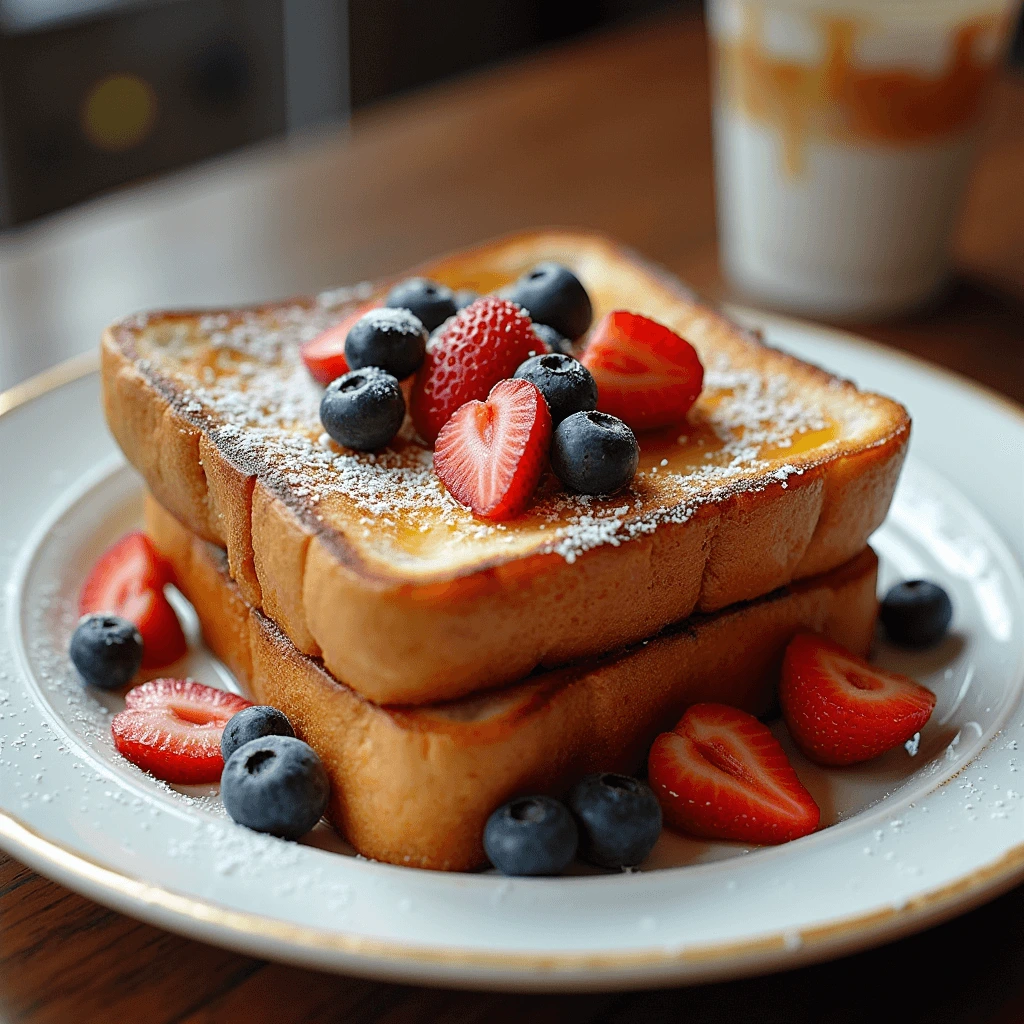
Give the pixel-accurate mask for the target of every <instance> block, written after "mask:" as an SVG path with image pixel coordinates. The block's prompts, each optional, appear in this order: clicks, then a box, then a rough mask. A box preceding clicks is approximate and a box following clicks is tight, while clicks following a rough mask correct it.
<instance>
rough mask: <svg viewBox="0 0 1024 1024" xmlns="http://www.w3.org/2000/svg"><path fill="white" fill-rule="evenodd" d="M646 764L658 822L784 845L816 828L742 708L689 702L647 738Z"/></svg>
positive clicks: (802, 792) (815, 814) (796, 788)
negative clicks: (661, 816) (667, 728)
mask: <svg viewBox="0 0 1024 1024" xmlns="http://www.w3.org/2000/svg"><path fill="white" fill-rule="evenodd" d="M647 767H648V778H649V779H650V783H651V786H652V788H653V789H654V792H655V793H656V794H657V795H658V799H659V800H660V801H661V808H662V810H663V811H664V812H665V821H666V822H668V824H669V825H671V826H672V827H673V828H675V829H679V830H680V831H682V832H688V833H690V835H694V836H700V837H702V838H704V839H734V840H736V841H737V842H741V843H785V842H788V841H789V840H790V839H798V838H799V837H800V836H805V835H808V834H809V833H811V832H813V831H814V830H815V829H816V828H817V827H818V819H819V817H820V812H819V810H818V805H817V804H816V803H815V802H814V799H813V798H812V797H811V794H810V793H808V792H807V790H806V789H805V788H804V786H803V783H802V782H801V781H800V780H799V779H798V778H797V775H796V772H795V771H793V766H792V765H791V764H790V763H789V759H788V758H787V757H786V752H785V751H784V750H783V749H782V744H781V743H779V741H778V740H777V739H776V738H775V737H774V736H773V735H772V734H771V732H770V731H769V729H768V727H767V726H766V725H762V724H761V723H760V722H759V721H758V720H757V719H756V718H754V717H753V715H748V714H747V713H746V712H745V711H739V710H738V709H736V708H730V707H726V706H725V705H724V704H694V706H693V707H691V708H690V709H689V710H688V711H687V712H686V714H685V715H683V717H682V718H681V719H680V721H679V724H678V725H677V726H676V727H675V729H673V731H672V732H663V733H662V734H661V735H660V736H659V737H658V738H657V739H656V740H655V741H654V746H652V747H651V753H650V757H649V758H648V764H647Z"/></svg>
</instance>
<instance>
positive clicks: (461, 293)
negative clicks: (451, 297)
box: [455, 288, 479, 309]
mask: <svg viewBox="0 0 1024 1024" xmlns="http://www.w3.org/2000/svg"><path fill="white" fill-rule="evenodd" d="M478 298H479V296H478V295H477V293H476V292H475V291H473V289H472V288H460V289H459V290H458V291H457V292H456V293H455V308H456V309H465V308H466V307H467V306H469V305H471V304H472V303H474V302H476V300H477V299H478Z"/></svg>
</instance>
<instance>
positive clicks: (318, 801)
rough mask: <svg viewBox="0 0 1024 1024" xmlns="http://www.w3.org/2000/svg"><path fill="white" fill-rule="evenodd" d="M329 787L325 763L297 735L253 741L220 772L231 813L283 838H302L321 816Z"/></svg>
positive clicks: (240, 821)
mask: <svg viewBox="0 0 1024 1024" xmlns="http://www.w3.org/2000/svg"><path fill="white" fill-rule="evenodd" d="M329 791H330V783H329V782H328V781H327V771H326V770H325V768H324V765H323V762H322V761H321V760H320V758H319V757H318V756H317V753H316V751H315V750H314V749H313V748H312V747H311V746H309V744H308V743H303V742H302V740H297V739H296V738H295V737H294V736H264V737H263V738H262V739H258V740H249V742H248V743H244V744H243V745H242V746H240V747H239V748H238V749H237V750H236V751H235V752H234V753H233V754H232V755H231V757H230V758H229V759H228V761H227V764H225V765H224V773H223V774H222V775H221V777H220V797H221V800H223V801H224V806H225V807H226V808H227V812H228V814H230V815H231V817H232V818H233V819H234V820H235V821H237V822H238V824H239V825H245V826H246V827H247V828H251V829H254V830H255V831H256V832H269V833H270V834H271V835H273V836H280V837H281V838H282V839H299V838H301V837H302V836H304V835H305V834H306V833H307V832H308V831H309V830H310V829H311V828H312V827H313V826H314V825H315V824H316V823H317V822H318V821H319V820H320V818H321V816H322V815H323V813H324V811H325V810H326V809H327V797H328V794H329Z"/></svg>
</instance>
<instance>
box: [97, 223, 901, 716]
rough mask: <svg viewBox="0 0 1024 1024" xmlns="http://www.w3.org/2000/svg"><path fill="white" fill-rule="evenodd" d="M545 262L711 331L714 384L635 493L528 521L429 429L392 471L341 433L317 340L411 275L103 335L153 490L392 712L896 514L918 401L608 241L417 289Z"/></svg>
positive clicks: (751, 589)
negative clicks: (813, 356)
mask: <svg viewBox="0 0 1024 1024" xmlns="http://www.w3.org/2000/svg"><path fill="white" fill-rule="evenodd" d="M543 259H555V260H559V261H561V262H563V263H565V264H566V265H568V266H570V267H571V268H572V269H573V270H574V271H575V272H576V273H577V274H578V275H579V277H580V278H581V280H582V281H583V282H584V284H585V285H586V287H587V289H588V291H589V293H590V295H591V298H592V300H593V303H594V307H595V317H600V316H601V315H602V314H603V313H605V312H607V311H609V310H611V309H615V308H627V309H632V310H635V311H637V312H642V313H645V314H647V315H649V316H652V317H654V318H655V319H657V320H660V321H662V322H663V323H665V324H667V325H669V326H671V327H673V328H674V329H676V330H678V331H679V332H680V333H682V334H683V335H684V336H685V337H687V338H688V339H689V340H690V341H691V342H692V343H693V344H694V345H695V346H696V348H697V350H698V352H699V354H700V356H701V359H702V361H703V363H704V365H705V368H706V376H705V389H704V392H703V394H702V395H701V397H700V399H699V400H698V402H697V403H696V405H695V406H694V408H693V409H692V410H691V412H690V415H689V418H688V419H687V420H686V421H684V422H682V423H680V424H679V426H678V427H676V428H673V429H671V430H667V431H661V432H658V433H656V434H648V435H644V436H642V437H641V438H640V441H641V465H640V471H639V473H638V474H637V476H636V478H635V480H634V482H633V485H632V486H631V487H630V488H629V489H628V490H626V491H625V492H623V493H621V494H618V495H615V496H613V497H611V498H601V499H590V498H583V497H574V496H570V495H568V494H566V493H565V492H564V491H562V490H560V489H559V488H558V486H557V481H556V480H554V479H553V478H551V477H549V478H548V479H547V480H546V482H544V483H542V486H541V489H540V491H539V492H538V494H537V496H536V498H535V500H534V502H533V503H532V505H531V506H530V508H528V509H527V511H526V513H525V514H524V515H522V516H520V517H518V518H516V519H514V520H511V521H509V522H507V523H500V524H493V523H485V522H482V521H480V520H478V519H475V518H474V517H473V516H472V514H471V513H470V512H469V511H468V510H466V509H464V508H462V507H460V506H458V505H457V504H456V503H455V502H454V501H453V500H452V499H451V498H450V497H449V496H448V495H447V494H446V493H445V491H444V488H443V486H442V485H441V484H440V482H439V481H438V480H437V478H436V476H435V474H434V473H433V471H432V468H431V452H430V451H429V450H427V449H425V448H424V447H423V446H422V445H421V444H419V443H418V442H417V440H416V438H415V436H414V434H413V432H412V427H411V425H410V424H409V423H408V422H407V423H406V425H405V427H403V430H402V431H401V432H400V434H399V436H398V438H397V439H396V441H395V443H394V445H393V448H392V449H389V450H388V451H386V452H383V453H381V454H378V455H360V454H356V453H353V452H349V451H347V450H344V449H341V448H339V447H338V446H337V445H336V444H335V443H334V442H333V441H331V440H330V439H329V438H327V437H326V435H325V434H323V432H322V428H321V425H320V423H319V419H318V403H319V397H320V394H321V389H320V387H319V386H318V385H316V384H315V383H314V382H313V381H312V380H311V379H310V378H309V376H308V375H307V373H306V371H305V368H304V367H303V365H302V363H301V360H300V359H299V354H298V348H299V345H300V344H301V342H302V341H304V340H306V339H308V338H311V337H313V336H315V335H316V334H317V333H318V332H319V331H320V330H322V329H323V328H325V327H327V326H329V325H330V324H333V323H335V322H336V321H337V320H338V319H339V318H340V317H342V316H344V315H346V314H347V313H348V312H349V311H350V310H351V309H352V308H353V306H355V305H357V304H359V303H364V302H367V301H375V300H379V299H380V298H381V296H383V294H384V293H385V292H386V290H387V287H388V285H389V283H390V282H384V283H382V284H380V285H377V286H369V285H367V286H361V287H359V288H356V289H348V290H343V291H339V292H335V293H331V294H330V295H325V296H320V297H318V298H311V299H301V300H296V301H294V302H289V303H281V304H277V305H271V306H263V307H258V308H254V309H249V310H229V311H222V312H212V313H210V312H208V313H155V314H148V315H143V316H136V317H129V318H127V319H125V320H122V321H119V322H118V323H116V324H114V325H113V326H112V327H111V328H110V329H109V330H108V331H107V332H106V334H105V336H104V340H103V382H104V401H105V407H106V413H107V419H108V422H109V424H110V427H111V430H112V431H113V433H114V435H115V437H116V438H117V440H118V442H119V443H120V444H121V447H122V448H123V449H124V451H125V453H126V454H127V456H128V458H129V459H130V460H131V462H132V463H133V464H134V465H135V466H136V467H137V468H138V469H139V470H140V471H141V472H142V474H143V476H144V477H145V479H146V481H147V483H148V485H149V487H150V489H151V490H152V491H153V493H154V494H155V495H156V497H157V498H158V499H159V501H160V502H162V503H163V505H164V506H165V507H166V508H168V509H169V510H171V511H173V512H174V513H175V515H176V516H177V517H178V518H179V519H180V520H181V521H182V522H183V523H185V524H186V525H187V526H188V527H189V528H190V529H191V530H192V531H194V532H195V533H196V534H198V535H199V536H201V537H203V538H204V539H206V540H208V541H211V542H213V543H216V544H219V545H220V546H222V547H225V548H226V550H227V555H228V561H229V565H230V570H231V574H232V576H233V577H234V579H235V580H236V581H237V583H238V585H239V588H240V590H241V593H242V595H243V597H244V598H245V600H246V601H247V602H248V603H249V604H251V605H253V606H254V607H258V608H261V609H262V610H263V611H264V612H265V613H266V614H267V615H268V616H269V617H270V618H271V619H273V620H274V621H275V622H276V623H277V625H278V626H280V628H281V629H282V630H283V631H284V633H285V634H286V635H287V636H288V637H289V638H290V639H291V640H292V642H293V643H294V645H295V647H296V648H297V649H298V650H299V651H300V652H302V653H305V654H309V655H312V656H315V657H319V658H321V659H322V660H323V662H324V664H325V665H326V666H327V668H328V669H329V670H330V671H331V672H332V673H334V674H335V675H336V676H338V677H339V678H343V679H345V680H346V681H347V682H348V683H349V684H350V685H351V686H352V687H353V688H354V689H356V690H357V691H359V692H360V693H361V694H363V695H364V696H366V697H367V698H369V699H370V700H372V701H374V702H376V703H379V704H387V703H424V702H431V701H438V700H443V699H451V698H455V697H458V696H461V695H464V694H468V693H473V692H475V691H477V690H479V689H482V688H489V687H493V686H496V685H499V684H502V683H505V682H510V681H514V680H516V679H521V678H523V677H524V676H525V675H527V674H529V673H530V672H531V671H533V670H534V669H535V668H537V667H538V666H542V667H550V666H557V665H560V664H567V663H570V662H572V661H574V660H577V659H580V658H585V657H589V656H591V655H594V654H599V653H601V652H604V651H608V650H611V649H614V648H616V647H619V646H621V645H623V644H627V643H631V642H635V641H637V640H640V639H643V638H644V637H647V636H650V635H651V634H653V633H655V632H657V631H658V630H659V629H661V628H662V627H664V626H665V625H667V624H668V623H671V622H675V621H678V620H680V619H682V618H685V617H686V616H688V615H689V614H691V612H693V611H701V612H707V611H713V610H715V609H719V608H722V607H725V606H727V605H730V604H734V603H736V602H738V601H743V600H748V599H751V598H754V597H757V596H759V595H762V594H765V593H768V592H770V591H772V590H774V589H776V588H778V587H780V586H782V585H784V584H786V583H788V582H789V581H791V580H794V579H800V578H805V577H809V576H812V575H815V574H818V573H822V572H825V571H827V570H829V569H831V568H834V567H836V566H838V565H841V564H842V563H844V562H845V561H847V560H849V559H850V558H852V557H853V556H854V555H856V554H857V553H858V552H859V551H860V550H861V549H862V548H863V547H864V545H865V544H866V542H867V538H868V536H869V535H870V533H871V532H872V531H873V530H874V529H875V528H876V527H877V526H878V525H879V524H880V522H881V521H882V519H883V517H884V515H885V513H886V511H887V509H888V505H889V502H890V499H891V496H892V492H893V489H894V487H895V483H896V479H897V476H898V474H899V469H900V466H901V464H902V459H903V456H904V452H905V447H906V442H907V439H908V435H909V420H908V418H907V415H906V412H905V410H904V409H903V408H902V407H901V406H900V405H898V404H897V403H895V402H892V401H890V400H888V399H885V398H882V397H880V396H877V395H871V394H866V393H863V392H861V391H858V390H857V388H855V387H854V386H853V385H852V384H850V383H848V382H845V381H841V380H838V379H836V378H835V377H832V376H830V375H829V374H827V373H825V372H824V371H822V370H819V369H817V368H815V367H812V366H809V365H808V364H806V363H803V362H800V361H799V360H796V359H794V358H792V357H790V356H788V355H785V354H783V353H781V352H779V351H777V350H774V349H771V348H769V347H767V346H765V345H763V344H761V343H760V342H759V341H758V339H757V338H755V337H754V336H753V335H751V334H750V333H748V332H746V331H744V330H742V329H741V328H739V327H737V326H736V325H735V324H733V323H731V322H730V321H728V320H727V319H726V318H725V317H723V316H722V315H721V314H719V313H717V312H716V311H714V310H712V309H710V308H708V307H707V306H704V305H702V304H700V303H699V302H697V301H696V300H695V299H694V297H693V296H692V295H691V294H690V293H689V292H688V291H686V289H685V288H683V287H682V286H681V285H680V284H679V283H678V282H677V281H675V280H674V279H672V278H671V277H669V276H668V275H666V274H664V273H663V272H661V271H659V270H657V269H654V268H652V267H651V266H649V265H648V264H646V263H644V262H643V261H642V260H640V259H639V258H637V257H636V256H634V255H632V254H631V253H629V252H628V251H626V250H624V249H622V248H621V247H619V246H617V245H615V244H614V243H612V242H610V241H608V240H607V239H604V238H602V237H599V236H594V235H587V234H579V233H573V232H563V231H540V232H533V233H530V234H526V235H519V236H515V237H512V238H508V239H504V240H501V241H498V242H495V243H491V244H489V245H485V246H482V247H480V248H477V249H472V250H468V251H466V252H463V253H460V254H457V255H455V256H452V257H448V258H445V259H441V260H438V261H435V262H433V263H431V264H428V265H426V266H424V267H420V268H417V269H416V272H419V273H426V274H428V275H430V276H432V277H434V278H437V279H439V280H441V281H443V282H445V283H447V284H450V285H451V286H453V287H470V288H475V289H477V290H488V289H493V288H495V287H500V286H501V285H503V284H504V283H506V282H507V281H509V280H511V279H514V278H515V277H516V276H518V275H519V274H520V273H521V272H523V271H524V270H526V269H527V268H529V267H530V266H532V265H533V264H534V263H536V262H538V261H540V260H543ZM439 638H442V639H443V642H439Z"/></svg>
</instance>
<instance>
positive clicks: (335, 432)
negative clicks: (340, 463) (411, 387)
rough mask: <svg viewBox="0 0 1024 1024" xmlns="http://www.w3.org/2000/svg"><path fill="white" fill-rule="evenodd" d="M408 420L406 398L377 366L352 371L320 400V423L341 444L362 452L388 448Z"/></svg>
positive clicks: (333, 384) (337, 381)
mask: <svg viewBox="0 0 1024 1024" xmlns="http://www.w3.org/2000/svg"><path fill="white" fill-rule="evenodd" d="M404 419H405V395H403V394H402V389H401V387H400V386H399V384H398V381H397V379H396V378H395V377H393V376H392V375H391V374H390V373H387V372H386V371H384V370H381V369H380V368H379V367H376V366H366V367H364V368H363V369H361V370H350V371H349V372H348V373H346V374H345V376H344V377H339V378H338V379H337V380H336V381H332V382H331V383H330V384H329V385H328V386H327V390H326V391H325V392H324V394H323V398H321V399H320V422H321V423H322V424H323V427H324V430H326V431H327V433H328V434H330V435H331V437H333V438H334V440H335V441H337V442H338V444H342V445H344V446H345V447H346V448H354V449H355V450H356V451H360V452H373V451H377V450H379V449H381V448H384V447H386V446H387V445H389V444H390V443H391V439H392V438H393V437H394V436H395V434H397V433H398V429H399V427H401V425H402V420H404Z"/></svg>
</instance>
